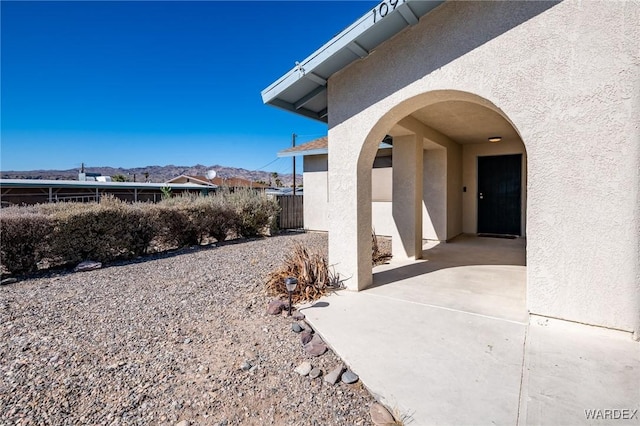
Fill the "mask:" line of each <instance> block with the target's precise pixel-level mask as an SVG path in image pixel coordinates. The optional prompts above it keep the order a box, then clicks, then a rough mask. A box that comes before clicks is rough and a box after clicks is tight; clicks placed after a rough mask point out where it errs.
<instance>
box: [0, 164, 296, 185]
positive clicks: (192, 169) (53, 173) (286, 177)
mask: <svg viewBox="0 0 640 426" xmlns="http://www.w3.org/2000/svg"><path fill="white" fill-rule="evenodd" d="M208 170H215V171H216V174H217V176H219V177H223V178H232V177H236V178H242V179H248V180H251V181H253V182H258V181H262V182H266V183H269V182H271V184H272V185H274V186H275V185H276V182H275V179H276V177H274V176H273V174H272V172H268V171H261V170H247V169H242V168H237V167H226V166H221V165H218V164H216V165H213V166H204V165H202V164H196V165H195V166H174V165H168V166H146V167H134V168H129V169H126V168H122V167H85V171H86V172H87V173H100V174H101V175H103V176H116V175H122V176H124V177H125V178H126V179H127V180H128V181H131V182H133V181H134V176H135V181H136V182H144V181H145V180H148V181H150V182H166V181H168V180H169V179H172V178H174V177H177V176H180V175H191V176H204V175H205V174H206V173H207V171H208ZM78 172H79V170H78V169H69V170H28V171H11V170H8V171H1V172H0V177H1V178H2V179H53V180H77V179H78ZM145 173H148V178H147V177H145ZM277 179H279V180H280V181H281V184H282V185H283V186H291V185H292V184H293V174H282V175H281V174H278V176H277ZM301 184H302V175H301V174H297V173H296V185H301Z"/></svg>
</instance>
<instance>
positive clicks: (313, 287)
mask: <svg viewBox="0 0 640 426" xmlns="http://www.w3.org/2000/svg"><path fill="white" fill-rule="evenodd" d="M287 277H295V278H297V279H298V286H297V287H296V290H295V291H294V292H293V293H292V295H291V297H292V301H293V303H300V302H311V301H313V300H317V299H319V298H320V297H322V296H323V295H325V294H327V293H328V292H329V291H330V290H332V289H336V288H339V287H340V281H339V278H338V276H337V274H334V273H333V272H332V271H331V270H330V269H329V264H328V262H327V258H326V257H325V256H323V255H322V254H320V253H311V252H309V250H307V248H306V247H304V246H303V245H301V244H297V245H296V246H295V247H294V249H293V251H292V252H291V253H290V254H288V255H287V257H286V258H285V261H284V264H283V265H282V266H280V267H279V268H278V269H276V270H274V271H272V272H271V273H269V275H268V276H267V284H266V288H267V293H268V294H269V295H271V296H288V295H289V293H288V292H287V288H286V286H285V284H284V281H285V279H286V278H287Z"/></svg>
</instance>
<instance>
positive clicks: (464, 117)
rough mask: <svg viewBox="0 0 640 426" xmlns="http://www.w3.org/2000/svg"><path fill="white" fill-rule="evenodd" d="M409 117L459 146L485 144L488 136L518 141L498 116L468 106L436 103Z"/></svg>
mask: <svg viewBox="0 0 640 426" xmlns="http://www.w3.org/2000/svg"><path fill="white" fill-rule="evenodd" d="M411 115H412V116H413V117H414V118H416V119H418V120H420V121H421V122H422V123H424V124H425V125H426V126H429V127H431V128H432V129H435V130H437V131H439V132H440V133H443V134H445V135H447V136H448V137H450V138H451V139H453V140H455V141H456V142H458V143H460V144H471V143H486V142H487V139H488V138H490V137H492V136H501V137H502V140H503V141H504V142H510V141H521V139H520V136H518V133H517V132H516V131H515V129H514V128H513V126H512V125H511V124H510V123H509V122H508V121H506V120H505V119H504V118H502V117H501V116H500V115H499V114H498V113H496V112H494V111H492V110H490V109H488V108H486V107H483V106H481V105H477V104H473V103H470V102H462V101H445V102H439V103H436V104H433V105H429V106H427V107H424V108H422V109H419V110H417V111H415V112H414V113H413V114H411ZM396 127H397V126H396Z"/></svg>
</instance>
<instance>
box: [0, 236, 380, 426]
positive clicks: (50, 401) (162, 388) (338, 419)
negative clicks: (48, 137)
mask: <svg viewBox="0 0 640 426" xmlns="http://www.w3.org/2000/svg"><path fill="white" fill-rule="evenodd" d="M298 242H299V243H303V244H304V245H306V246H307V247H308V248H310V249H313V250H321V251H326V247H327V240H326V236H325V235H323V234H313V233H309V234H283V235H279V236H275V237H270V238H265V239H258V240H252V241H244V242H238V243H225V244H222V245H220V246H218V247H213V246H211V247H202V248H191V249H184V250H180V251H177V252H173V253H167V254H164V255H155V256H150V257H145V258H141V259H138V260H137V261H135V262H121V263H117V264H112V265H109V266H108V267H105V268H103V269H99V270H96V271H90V272H79V273H70V272H60V271H58V272H49V273H46V274H44V275H41V276H37V277H32V278H29V279H25V280H23V281H20V282H18V283H15V284H11V285H7V286H2V287H0V366H1V367H0V371H1V374H2V380H1V381H0V397H1V400H0V423H1V424H5V425H12V424H16V425H17V424H54V425H67V424H95V425H116V424H144V425H146V424H176V423H178V422H181V421H185V420H186V421H188V422H190V424H198V425H199V424H202V425H216V424H217V425H227V424H228V425H236V424H249V425H252V424H255V425H266V424H272V425H366V424H371V423H370V422H371V420H370V417H369V407H370V406H371V404H372V403H373V402H375V400H374V398H373V397H372V396H371V395H370V394H369V393H368V392H367V391H366V389H364V387H363V386H362V385H361V383H360V382H358V383H356V384H353V385H346V384H343V383H339V384H337V385H335V386H332V385H329V384H327V383H325V382H323V381H322V378H320V379H315V380H311V379H310V378H308V377H301V376H299V375H298V374H297V373H295V372H294V371H293V370H294V368H295V367H296V366H297V365H299V364H300V363H301V362H303V361H310V362H311V363H312V364H313V366H314V367H315V366H317V367H319V368H321V369H322V371H323V373H324V374H326V373H328V372H329V371H330V370H332V369H333V368H334V367H335V366H336V365H338V364H339V363H340V360H339V358H338V357H336V356H335V354H333V353H332V352H331V351H329V352H327V353H325V354H324V355H322V356H321V357H319V358H309V357H308V356H306V355H305V353H304V352H303V349H302V346H301V343H300V338H299V335H297V334H295V333H293V332H292V331H291V320H290V319H287V318H283V317H281V316H270V315H267V314H266V311H265V309H266V305H267V303H268V301H269V300H270V298H269V297H267V296H266V295H265V294H264V290H263V285H264V284H263V283H264V281H265V280H264V277H265V276H266V274H267V273H268V272H269V271H271V270H272V269H273V268H275V267H277V266H278V265H280V264H281V262H282V260H283V258H284V256H285V254H286V253H287V252H288V251H289V250H290V249H291V248H292V247H293V246H294V244H295V243H298ZM245 361H249V363H250V364H251V365H255V366H257V367H256V368H254V369H253V370H252V371H244V370H242V369H241V368H240V366H241V365H242V364H243V363H244V362H245ZM183 424H188V423H186V422H183Z"/></svg>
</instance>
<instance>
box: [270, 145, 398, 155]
mask: <svg viewBox="0 0 640 426" xmlns="http://www.w3.org/2000/svg"><path fill="white" fill-rule="evenodd" d="M385 148H393V145H390V144H388V143H386V142H380V146H378V149H385ZM288 149H291V148H287V149H284V150H282V151H278V154H277V156H278V157H279V158H282V157H300V156H302V157H306V156H307V155H322V154H328V153H329V148H315V149H307V150H304V151H287V150H288Z"/></svg>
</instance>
